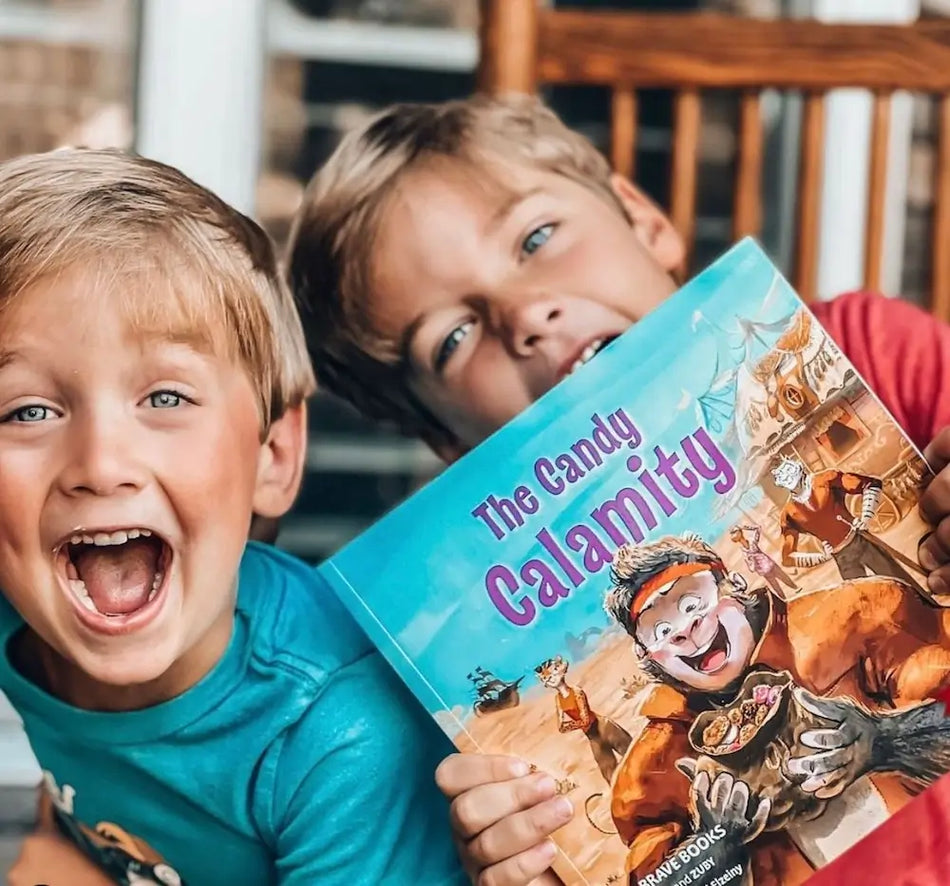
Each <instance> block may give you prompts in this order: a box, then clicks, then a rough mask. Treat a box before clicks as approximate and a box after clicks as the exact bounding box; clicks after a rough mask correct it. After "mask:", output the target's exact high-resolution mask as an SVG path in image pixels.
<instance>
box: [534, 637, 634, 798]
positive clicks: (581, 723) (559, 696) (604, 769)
mask: <svg viewBox="0 0 950 886" xmlns="http://www.w3.org/2000/svg"><path fill="white" fill-rule="evenodd" d="M568 667H569V665H568V663H567V662H566V661H565V660H564V659H563V658H562V657H561V656H560V655H556V656H555V657H554V658H549V659H548V660H547V661H543V662H541V664H539V665H538V666H537V667H536V668H535V669H534V672H535V674H537V676H538V680H540V681H541V684H542V685H543V686H545V687H546V688H547V689H552V690H554V692H555V696H554V703H555V705H556V708H557V728H558V731H559V732H572V731H574V730H580V731H581V732H583V733H584V735H586V736H587V740H588V741H589V742H590V748H591V751H592V752H593V754H594V759H595V760H596V761H597V766H598V768H599V769H600V773H601V775H603V777H604V780H605V781H606V782H607V783H608V784H610V780H611V778H613V774H614V770H615V769H616V768H617V762H618V760H620V758H621V757H623V755H624V754H625V753H626V752H627V748H629V747H630V733H628V732H627V730H626V729H623V728H622V727H620V726H618V725H617V724H616V723H614V721H613V720H611V719H609V718H608V717H603V716H600V715H598V714H595V713H594V712H593V711H592V710H591V709H590V705H589V704H588V703H587V695H586V693H585V692H584V690H583V689H580V688H578V687H574V686H568V685H567V679H566V678H567V670H568Z"/></svg>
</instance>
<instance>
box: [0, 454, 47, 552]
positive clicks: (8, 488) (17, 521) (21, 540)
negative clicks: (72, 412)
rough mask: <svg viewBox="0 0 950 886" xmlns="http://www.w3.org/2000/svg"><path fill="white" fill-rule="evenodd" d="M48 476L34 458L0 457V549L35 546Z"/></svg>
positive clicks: (19, 548) (38, 461)
mask: <svg viewBox="0 0 950 886" xmlns="http://www.w3.org/2000/svg"><path fill="white" fill-rule="evenodd" d="M51 474H52V469H51V468H50V467H49V466H47V465H45V464H44V463H43V462H42V460H38V459H36V458H35V457H19V458H18V457H16V456H12V455H0V549H2V548H7V549H10V548H12V549H15V550H23V549H24V548H25V547H27V546H29V545H30V544H36V541H37V530H38V528H39V527H40V525H41V516H42V511H43V505H44V503H45V502H46V499H47V497H48V495H49V491H50V486H51V480H50V478H51Z"/></svg>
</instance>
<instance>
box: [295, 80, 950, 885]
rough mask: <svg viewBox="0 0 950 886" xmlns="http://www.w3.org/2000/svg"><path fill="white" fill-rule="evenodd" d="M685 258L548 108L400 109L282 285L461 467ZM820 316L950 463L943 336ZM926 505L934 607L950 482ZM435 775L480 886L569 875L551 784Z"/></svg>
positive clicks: (321, 189) (669, 288)
mask: <svg viewBox="0 0 950 886" xmlns="http://www.w3.org/2000/svg"><path fill="white" fill-rule="evenodd" d="M683 256H684V245H683V242H682V240H681V238H680V236H679V234H678V233H677V232H676V230H675V229H674V228H673V226H672V224H671V222H670V221H669V219H667V218H666V216H665V215H664V214H663V213H662V212H661V211H660V210H659V209H658V208H657V207H656V206H655V205H654V204H653V203H652V202H651V201H650V200H649V199H647V197H645V195H644V194H643V193H642V191H640V189H639V188H637V187H636V186H635V185H634V184H633V183H632V182H631V181H629V180H627V179H626V178H624V177H623V176H620V175H617V174H616V173H614V172H612V170H611V169H610V168H609V165H608V163H607V162H606V160H605V159H604V158H603V156H601V155H600V154H599V153H598V152H597V151H596V150H595V148H594V147H593V145H591V144H590V142H588V141H587V140H586V139H585V138H583V137H582V136H581V135H579V134H578V133H576V132H572V131H571V130H570V129H568V128H567V127H566V126H564V125H563V123H561V121H560V120H558V119H557V117H556V116H555V115H554V114H553V113H552V112H551V111H549V110H548V109H546V108H544V107H543V105H541V103H540V102H538V101H537V100H536V99H533V98H530V97H526V96H514V97H507V98H499V99H492V98H485V97H476V98H473V99H469V100H465V101H457V102H447V103H443V104H433V105H402V106H395V107H392V108H388V109H386V110H384V111H382V112H381V113H379V114H378V115H377V116H376V117H375V118H373V119H372V120H370V121H369V122H367V123H366V125H364V126H363V127H361V128H360V129H358V130H356V131H354V132H352V133H350V134H349V135H348V136H347V137H345V138H344V140H343V142H342V143H341V145H340V146H339V148H338V149H337V151H336V152H335V154H334V155H333V156H332V157H331V158H330V160H329V161H328V162H327V164H326V165H325V166H324V167H323V168H322V169H321V170H320V171H319V172H318V173H317V175H316V176H315V177H314V179H313V181H312V182H311V184H310V186H309V188H308V190H307V193H306V196H305V199H304V204H303V206H302V208H301V210H300V213H299V216H298V219H297V223H296V225H295V229H294V234H293V242H292V248H291V257H290V277H291V284H292V287H293V289H294V292H295V296H296V297H297V299H298V303H299V305H300V308H301V312H302V316H303V320H304V325H305V329H306V333H307V338H308V347H309V350H310V353H311V356H312V358H313V361H314V365H315V367H316V370H317V376H318V378H319V379H320V381H321V384H323V385H325V386H326V387H327V388H329V389H331V390H333V391H335V392H336V393H338V394H340V395H341V396H343V397H345V398H347V399H349V400H350V401H351V402H352V403H353V404H355V405H356V406H357V408H359V409H361V410H362V411H363V412H364V413H365V414H367V415H369V416H371V417H373V418H377V419H381V420H388V421H390V422H395V423H396V424H397V425H399V426H400V427H401V428H402V429H403V430H404V431H405V432H406V433H409V434H412V435H415V436H418V437H420V438H421V439H423V440H425V441H426V442H427V443H428V444H429V445H430V446H431V447H432V449H433V450H435V451H436V452H437V453H438V454H439V455H440V456H441V457H442V458H443V459H444V460H445V461H446V462H451V461H453V460H455V459H457V458H458V457H460V456H461V455H462V454H464V453H465V452H467V451H468V450H470V449H471V448H473V447H474V446H476V445H478V444H479V443H480V442H481V441H482V440H484V439H485V438H486V437H487V436H489V435H490V434H491V433H493V432H494V431H495V430H497V429H498V428H499V427H501V426H502V425H503V424H505V423H506V422H507V421H509V420H510V419H512V418H514V417H515V416H516V415H517V414H518V413H520V412H521V411H522V410H523V409H525V408H526V407H527V406H529V405H530V404H531V403H533V402H534V401H535V400H536V399H537V398H538V397H540V396H541V395H542V394H544V393H545V392H546V391H548V390H549V389H550V388H552V387H553V386H554V385H555V384H557V383H558V382H559V381H560V380H561V379H563V378H564V377H565V376H566V375H568V374H570V373H571V372H573V371H575V370H576V369H577V368H578V367H579V366H582V365H583V364H585V363H587V362H589V361H590V360H593V359H596V357H597V354H598V353H600V351H601V350H603V348H604V347H605V346H607V345H608V344H609V343H610V342H611V341H613V339H615V338H616V337H617V336H618V335H620V334H621V333H622V332H624V330H626V329H628V328H629V327H630V326H631V325H632V324H633V323H636V322H637V321H638V320H640V319H641V318H642V317H643V316H644V315H645V314H647V313H648V312H649V311H651V310H652V309H653V308H655V307H656V306H657V305H659V304H660V303H661V302H662V301H663V300H664V299H666V298H667V297H668V296H669V295H670V294H671V293H672V292H673V291H674V290H675V289H676V283H675V281H674V278H673V269H675V268H677V267H679V266H680V264H681V262H682V259H683ZM813 309H814V311H815V313H816V315H817V316H818V318H819V320H820V321H821V322H822V323H823V324H824V325H825V327H826V328H827V330H828V332H829V334H830V335H831V336H832V338H834V340H835V341H836V342H837V343H838V345H839V346H840V347H841V349H842V350H843V352H844V353H845V354H846V355H847V356H848V358H849V359H850V360H851V361H852V362H853V363H854V364H855V366H856V368H857V369H858V371H859V372H860V373H861V374H862V375H863V377H864V378H865V379H866V380H867V382H868V383H869V385H870V386H871V387H872V388H873V389H874V390H875V391H876V393H877V394H878V395H879V396H880V397H881V399H882V400H883V402H884V404H885V405H886V406H887V407H888V408H889V409H890V411H891V412H892V413H893V414H894V416H895V417H896V419H897V420H898V422H900V423H901V424H902V426H903V427H904V428H905V429H906V430H907V432H908V433H909V435H910V436H911V438H912V439H913V440H914V441H915V442H916V443H918V444H919V445H921V446H924V445H925V444H927V443H930V442H931V441H933V443H932V445H931V447H930V448H929V449H928V457H929V458H930V461H931V463H932V464H933V465H934V466H935V467H936V468H938V469H939V468H944V467H945V466H946V464H947V459H948V456H950V434H947V433H939V432H940V431H941V429H942V428H944V427H945V426H947V425H950V387H948V386H947V385H945V384H943V383H942V382H943V378H944V376H945V374H946V367H947V366H948V365H950V328H948V327H947V326H946V325H944V324H943V323H941V322H939V321H938V320H936V319H935V318H934V317H932V316H930V315H928V314H926V313H924V312H923V311H921V310H919V309H917V308H914V307H912V306H910V305H908V304H907V303H904V302H900V301H897V300H892V299H886V298H883V297H880V296H875V295H872V294H868V293H852V294H848V295H845V296H841V297H839V298H838V299H836V300H834V301H832V302H826V303H819V304H816V305H814V306H813ZM923 509H924V510H925V512H926V516H927V517H929V518H930V519H931V521H932V522H934V523H935V524H939V525H938V526H937V530H936V532H935V533H934V534H933V535H932V536H931V537H930V538H929V539H928V540H927V542H925V543H924V545H923V546H922V547H921V550H920V561H921V563H922V565H924V566H925V567H926V568H927V569H929V570H932V572H931V575H930V580H929V581H930V587H931V590H932V591H933V592H934V593H935V594H938V595H939V594H942V593H945V592H946V588H947V581H948V579H950V567H948V566H947V563H948V560H950V519H942V518H944V517H946V515H947V514H948V513H950V472H948V471H945V470H944V471H941V473H940V474H939V476H938V477H937V478H936V479H935V480H934V481H933V482H932V483H931V484H930V487H929V489H928V492H927V495H926V496H925V498H924V500H923ZM438 778H439V783H440V785H441V786H442V787H443V789H444V790H445V792H446V793H447V794H448V795H449V796H450V797H452V798H454V801H453V812H452V815H453V822H454V825H455V829H456V833H457V839H458V842H459V844H460V846H461V848H462V854H463V859H464V861H465V863H466V866H467V868H468V870H469V871H470V873H471V875H472V877H473V879H477V882H478V883H479V884H480V886H501V884H509V883H511V884H515V883H518V884H520V883H526V882H528V881H530V880H532V879H533V878H534V877H536V876H544V877H546V878H547V879H545V881H544V882H557V881H556V880H555V879H554V875H553V874H552V873H551V872H550V871H548V870H547V869H548V866H549V864H550V861H551V859H552V858H553V857H554V851H555V850H554V847H553V846H552V845H551V844H550V843H548V842H545V841H544V839H543V838H544V837H546V836H547V835H548V834H550V833H552V832H553V831H555V830H556V829H557V828H558V827H560V826H561V825H562V824H564V823H565V822H566V821H568V820H569V818H570V816H571V814H572V812H571V808H570V803H569V802H568V801H567V800H566V798H561V797H555V782H554V780H553V779H551V778H549V777H548V776H546V775H545V774H543V773H537V774H529V771H528V766H527V764H526V763H524V762H523V761H520V760H510V759H507V758H499V757H490V756H480V755H474V754H472V755H453V756H452V757H450V758H449V759H448V760H446V761H445V763H444V764H443V765H442V766H441V767H440V769H439V773H438ZM546 871H547V873H545V872H546Z"/></svg>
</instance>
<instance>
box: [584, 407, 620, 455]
mask: <svg viewBox="0 0 950 886" xmlns="http://www.w3.org/2000/svg"><path fill="white" fill-rule="evenodd" d="M590 420H591V422H593V424H594V433H593V434H591V437H593V440H594V443H595V445H596V446H597V448H598V449H599V450H600V451H601V452H602V453H603V454H604V455H610V453H611V452H616V451H617V450H618V449H619V448H620V441H619V440H617V439H615V438H614V435H613V434H611V433H610V430H609V428H608V427H607V426H606V425H605V424H604V420H603V419H602V418H601V417H600V416H599V415H598V414H597V413H596V412H595V413H594V414H593V415H592V416H591V417H590Z"/></svg>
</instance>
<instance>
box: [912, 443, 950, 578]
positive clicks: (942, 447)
mask: <svg viewBox="0 0 950 886" xmlns="http://www.w3.org/2000/svg"><path fill="white" fill-rule="evenodd" d="M924 457H925V458H926V459H927V462H928V463H929V464H930V466H931V468H933V471H934V473H935V474H936V476H935V477H934V478H933V479H932V480H931V481H930V483H929V484H928V486H927V489H926V490H925V491H924V494H923V495H922V496H921V499H920V512H921V515H922V516H923V518H924V519H925V520H926V521H927V522H928V523H931V524H932V525H933V526H934V527H935V529H934V531H933V532H932V533H931V534H930V535H929V536H928V537H927V539H926V540H925V541H924V542H923V543H922V544H921V546H920V548H919V550H918V551H917V559H918V560H919V561H920V565H921V566H923V567H924V569H926V570H927V571H928V572H929V573H930V576H929V578H928V579H927V583H928V585H929V586H930V590H931V592H932V593H934V594H935V595H937V596H941V595H944V594H947V593H950V565H948V564H950V427H948V428H944V429H943V430H942V431H941V432H940V433H939V434H937V436H936V437H934V439H933V442H932V443H931V444H930V445H929V446H928V447H927V448H926V449H925V450H924Z"/></svg>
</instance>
